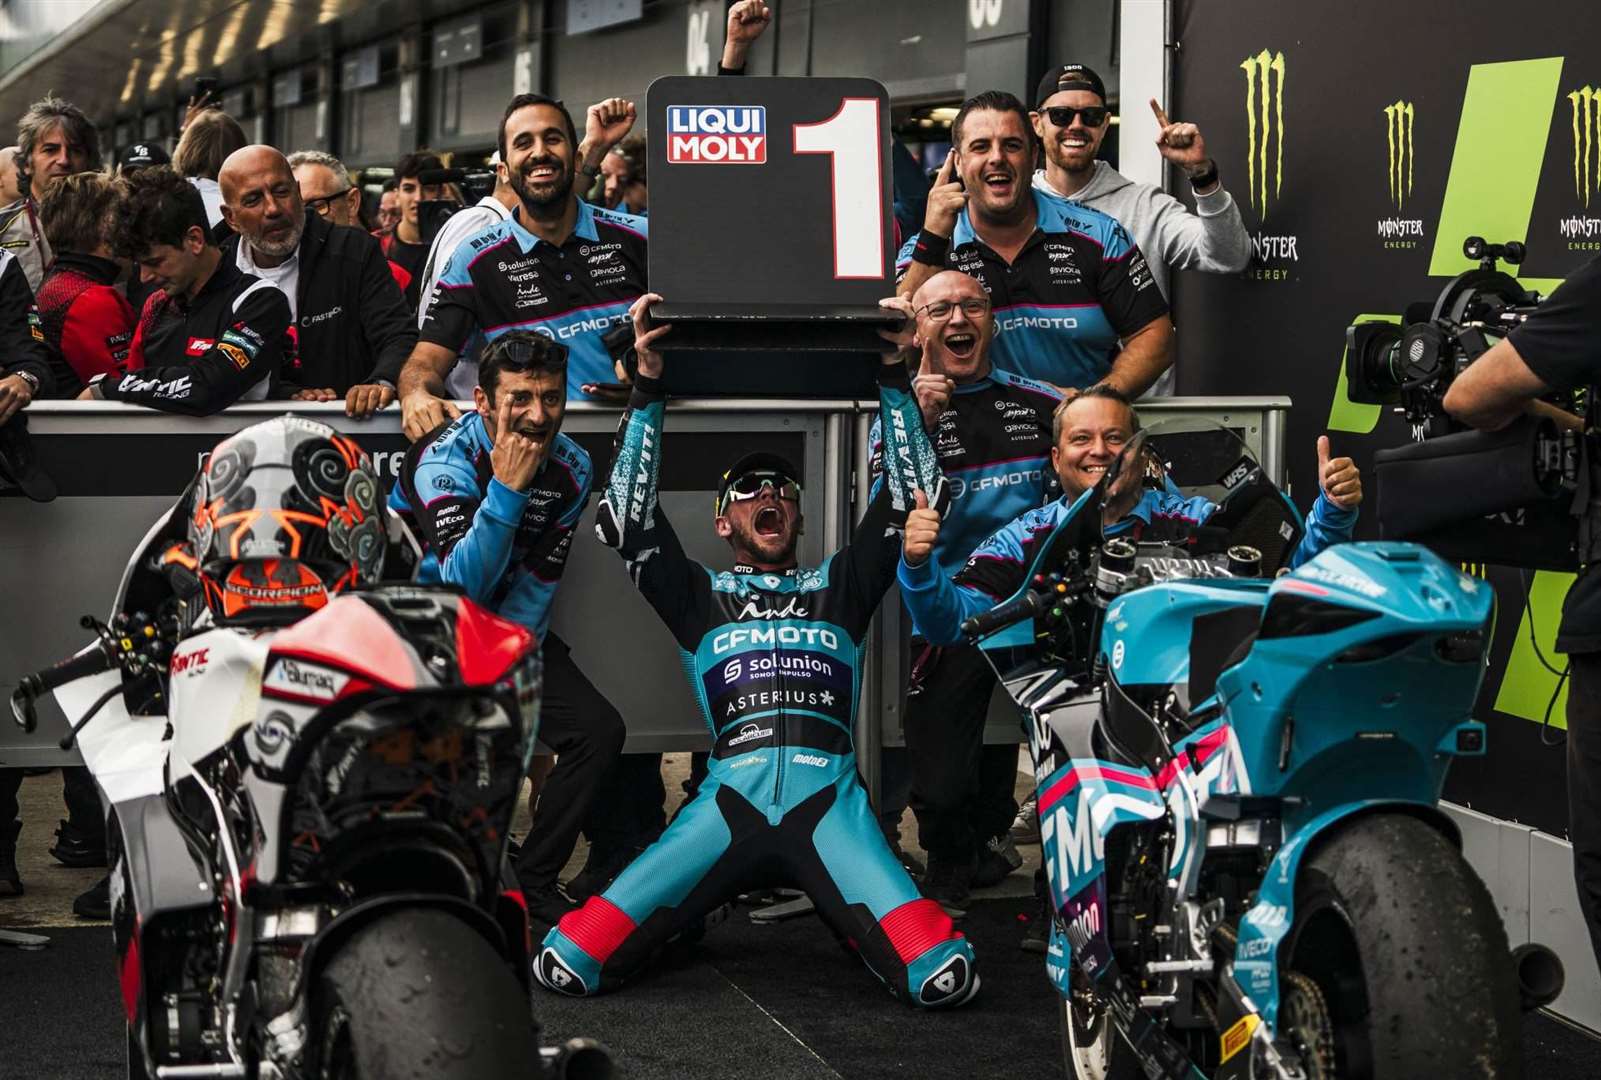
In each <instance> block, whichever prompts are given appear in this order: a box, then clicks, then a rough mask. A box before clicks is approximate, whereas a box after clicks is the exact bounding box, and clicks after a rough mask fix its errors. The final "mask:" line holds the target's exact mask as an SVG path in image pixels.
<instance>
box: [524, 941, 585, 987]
mask: <svg viewBox="0 0 1601 1080" xmlns="http://www.w3.org/2000/svg"><path fill="white" fill-rule="evenodd" d="M534 974H536V975H537V976H538V977H539V981H540V983H541V984H542V985H543V986H544V987H545V988H546V989H547V990H554V991H556V992H557V993H558V994H568V995H570V996H572V997H583V995H584V980H582V979H580V978H579V977H578V973H577V972H575V971H573V969H572V968H570V967H568V966H567V965H566V964H564V963H562V959H561V957H559V956H557V955H556V950H555V949H546V950H545V951H544V952H542V953H540V954H539V964H538V966H537V967H535V968H534Z"/></svg>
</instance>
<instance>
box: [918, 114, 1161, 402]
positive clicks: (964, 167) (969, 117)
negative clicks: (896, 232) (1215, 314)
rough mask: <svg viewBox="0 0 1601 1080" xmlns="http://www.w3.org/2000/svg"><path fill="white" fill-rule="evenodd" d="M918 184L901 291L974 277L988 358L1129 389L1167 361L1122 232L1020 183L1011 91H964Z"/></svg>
mask: <svg viewBox="0 0 1601 1080" xmlns="http://www.w3.org/2000/svg"><path fill="white" fill-rule="evenodd" d="M951 139H952V149H951V153H950V156H949V157H947V158H946V159H945V164H944V165H942V166H941V167H940V171H939V175H938V176H937V177H936V178H935V180H934V186H933V187H932V188H931V189H930V190H929V193H928V208H927V210H926V211H925V212H924V214H923V228H922V230H921V231H920V232H919V233H918V234H917V235H916V236H913V237H912V238H911V239H910V240H908V241H907V243H906V246H905V247H903V248H902V249H901V253H900V257H899V258H898V259H897V260H896V267H897V273H898V275H899V277H900V283H899V285H898V291H899V292H900V294H901V295H902V296H911V295H912V294H914V293H915V292H917V290H918V289H920V288H922V286H923V284H924V283H925V282H926V281H928V280H929V279H930V278H932V277H933V276H934V275H935V274H937V273H938V272H939V271H941V270H945V269H954V270H961V271H962V272H964V273H966V274H970V275H972V276H973V277H975V278H977V279H978V280H979V281H980V282H981V283H982V284H983V286H984V291H985V292H986V293H988V294H989V298H990V302H991V305H992V307H993V310H994V312H995V340H994V343H993V344H992V345H991V346H990V359H991V360H992V362H993V363H994V364H995V366H996V367H997V368H1000V369H1001V370H1002V371H1010V372H1012V373H1014V374H1017V375H1022V376H1024V377H1025V378H1029V379H1033V380H1035V381H1037V382H1046V383H1051V384H1052V385H1055V386H1058V387H1065V388H1073V389H1077V388H1082V387H1086V386H1091V385H1094V384H1096V383H1103V382H1104V383H1107V384H1109V385H1111V386H1112V387H1114V388H1115V389H1117V390H1119V391H1121V392H1122V393H1124V394H1127V395H1129V396H1130V397H1138V396H1139V395H1140V394H1143V393H1144V392H1145V391H1146V390H1148V389H1150V387H1151V386H1152V384H1154V383H1155V382H1156V380H1157V379H1158V378H1159V377H1160V376H1161V375H1162V373H1163V372H1164V371H1166V370H1167V368H1168V366H1169V365H1170V364H1171V363H1172V345H1173V324H1172V323H1171V322H1169V321H1168V317H1167V310H1168V308H1167V301H1166V300H1164V299H1163V298H1162V294H1161V292H1160V290H1158V289H1157V287H1156V284H1155V283H1154V282H1153V281H1152V280H1151V272H1150V269H1149V268H1148V267H1147V266H1146V264H1145V257H1144V256H1143V255H1141V254H1140V250H1139V248H1138V247H1136V246H1135V244H1134V242H1133V241H1132V240H1131V239H1129V235H1128V231H1127V230H1125V229H1124V228H1123V226H1121V225H1119V224H1118V223H1117V222H1116V221H1115V220H1113V219H1112V218H1110V217H1108V216H1107V215H1105V214H1103V213H1101V212H1100V211H1099V210H1092V209H1090V208H1089V207H1085V206H1080V205H1079V204H1077V203H1073V202H1069V201H1068V200H1066V199H1063V198H1059V197H1058V196H1056V195H1052V194H1049V193H1047V192H1043V191H1040V190H1038V189H1036V188H1032V187H1030V185H1029V176H1030V175H1031V173H1032V170H1033V168H1034V135H1033V133H1032V132H1031V131H1030V130H1029V115H1028V110H1027V109H1025V108H1024V107H1023V103H1022V102H1021V101H1018V100H1017V98H1016V97H1014V96H1012V95H1011V94H1008V93H1005V92H1004V91H1000V90H987V91H985V92H984V93H982V94H978V95H976V96H974V97H971V98H968V99H967V100H966V101H964V102H963V103H962V107H961V109H959V110H958V111H957V113H956V119H955V121H954V122H953V123H952V125H951Z"/></svg>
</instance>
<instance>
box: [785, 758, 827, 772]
mask: <svg viewBox="0 0 1601 1080" xmlns="http://www.w3.org/2000/svg"><path fill="white" fill-rule="evenodd" d="M789 761H790V764H791V765H815V766H816V767H817V768H819V769H826V768H828V759H827V758H826V757H823V756H822V755H821V754H796V755H795V756H794V757H792V758H790V759H789Z"/></svg>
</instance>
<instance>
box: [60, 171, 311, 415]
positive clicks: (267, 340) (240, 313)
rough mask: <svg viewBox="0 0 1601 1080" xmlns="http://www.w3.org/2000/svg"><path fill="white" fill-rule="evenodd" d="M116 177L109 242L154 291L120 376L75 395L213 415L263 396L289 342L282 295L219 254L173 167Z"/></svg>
mask: <svg viewBox="0 0 1601 1080" xmlns="http://www.w3.org/2000/svg"><path fill="white" fill-rule="evenodd" d="M121 183H122V199H121V201H120V202H119V203H118V206H117V219H116V223H115V225H114V226H113V228H112V230H111V236H112V244H113V247H114V249H115V251H116V254H117V255H118V256H120V257H122V258H125V259H132V260H133V261H134V262H135V263H137V264H138V266H139V274H140V277H141V278H142V279H143V280H144V281H147V282H152V283H154V284H156V285H158V286H160V288H159V290H158V291H157V292H155V293H154V294H152V295H151V297H150V299H149V300H147V301H145V306H144V310H143V311H142V312H140V314H139V323H138V325H137V326H136V327H135V328H134V333H133V344H132V345H130V346H129V347H128V364H127V371H126V373H125V374H122V375H96V376H95V377H94V378H92V379H90V380H89V385H88V387H87V388H85V389H84V391H83V393H81V394H79V395H78V398H79V400H80V401H101V400H105V401H129V402H135V403H137V404H140V405H147V406H149V407H150V408H152V409H160V410H162V411H163V412H175V413H187V414H190V415H193V416H210V415H211V414H212V413H215V412H219V411H221V410H223V409H226V408H227V407H228V406H229V405H232V404H233V403H234V402H236V401H240V400H246V399H249V400H258V401H259V400H261V399H262V398H265V397H267V396H268V393H269V390H270V389H271V388H272V386H273V385H274V384H275V382H276V380H277V377H278V372H279V368H280V366H281V365H282V364H283V363H284V361H285V358H286V357H287V356H288V355H289V352H290V349H291V342H290V338H289V326H290V319H289V302H288V301H287V300H285V299H284V294H283V293H281V292H279V291H278V290H277V289H275V288H273V287H272V285H271V284H270V283H268V282H266V281H263V280H262V279H261V278H258V277H256V276H255V275H253V274H246V273H244V272H243V271H241V270H240V269H239V267H238V266H236V265H235V264H234V262H233V260H231V259H225V258H223V257H222V252H220V251H218V250H217V248H216V247H215V246H214V245H213V244H212V242H211V229H210V223H209V222H208V221H207V219H206V204H205V202H204V200H202V199H201V197H200V192H198V191H196V190H195V188H194V187H193V186H192V185H190V183H189V182H188V181H187V180H185V179H184V178H183V177H181V176H179V175H178V174H177V173H176V172H174V171H173V170H172V169H170V168H168V167H166V166H165V165H161V166H156V167H154V168H149V169H144V170H141V171H140V172H138V173H136V174H134V175H133V176H132V177H130V178H129V179H127V180H124V181H122V182H121Z"/></svg>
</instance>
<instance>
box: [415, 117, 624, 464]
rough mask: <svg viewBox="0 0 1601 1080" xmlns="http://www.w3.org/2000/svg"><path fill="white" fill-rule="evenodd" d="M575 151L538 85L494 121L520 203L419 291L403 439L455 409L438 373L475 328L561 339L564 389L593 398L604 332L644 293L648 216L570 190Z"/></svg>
mask: <svg viewBox="0 0 1601 1080" xmlns="http://www.w3.org/2000/svg"><path fill="white" fill-rule="evenodd" d="M624 123H626V124H627V125H629V126H631V125H632V123H633V117H632V109H629V110H628V112H627V114H625V117H624V118H623V119H622V120H619V121H618V122H617V124H616V126H615V130H614V131H608V132H607V133H606V138H608V139H610V138H612V136H613V135H615V137H616V138H621V137H622V135H623V134H625V133H626V130H627V128H626V127H624V126H623V125H624ZM609 145H610V144H609V143H608V145H607V147H606V148H609ZM586 149H588V148H586ZM601 153H604V149H602V150H601ZM578 154H579V145H578V133H577V130H576V129H575V128H574V126H573V119H572V116H571V115H570V114H569V113H568V112H567V109H566V107H565V106H563V105H562V103H561V102H559V101H556V100H554V99H552V98H549V97H546V96H545V95H543V94H519V95H518V96H516V97H514V98H512V100H511V103H510V104H509V105H507V106H506V112H505V115H504V117H503V118H502V120H501V125H500V160H501V161H502V162H504V163H505V167H506V169H507V177H508V181H509V183H510V184H511V187H512V190H513V191H514V192H516V194H517V201H518V205H517V208H516V209H515V210H514V211H513V212H512V215H511V217H510V218H508V219H507V220H505V221H502V222H499V223H497V224H494V225H491V226H490V227H489V228H487V229H485V230H483V231H482V232H480V233H478V234H477V235H475V236H472V237H470V238H468V240H467V241H466V242H464V243H462V244H460V245H459V246H458V247H457V248H456V250H455V251H454V252H452V253H451V256H450V258H449V260H448V261H447V262H446V264H445V269H444V271H443V272H442V273H441V274H440V275H439V283H438V285H437V286H436V287H435V288H434V290H433V294H432V296H430V297H428V298H427V310H426V314H425V316H424V318H423V322H422V330H421V333H420V335H419V340H418V342H417V348H416V349H415V350H414V351H413V352H412V354H411V359H410V360H408V361H407V362H406V367H405V370H404V371H402V372H401V375H400V401H401V408H402V410H403V411H404V413H405V431H406V435H407V437H408V438H412V439H417V438H420V437H421V436H422V435H423V434H424V433H425V432H428V431H431V430H433V429H434V428H436V427H438V426H439V425H440V424H441V423H443V422H445V421H446V420H447V419H449V418H450V417H453V416H455V415H457V409H456V407H455V406H454V405H452V404H451V403H450V402H449V401H446V400H445V399H444V393H445V382H444V380H445V375H446V374H447V373H448V372H449V371H450V368H451V365H453V364H454V363H455V362H456V357H457V356H458V355H459V354H460V353H461V350H462V348H463V346H464V345H465V344H466V342H467V339H468V338H469V337H470V336H471V335H472V333H473V331H474V330H478V331H481V332H482V333H483V334H484V336H485V337H486V338H487V339H488V340H490V341H493V340H494V339H495V338H496V337H498V336H500V335H502V334H505V333H509V332H510V331H512V330H533V331H536V332H538V333H542V334H546V335H548V336H550V337H552V338H555V339H556V340H557V341H560V342H562V343H563V344H565V345H566V346H567V347H568V349H569V350H570V357H571V359H570V367H569V370H568V393H569V394H571V395H572V396H573V397H577V398H594V397H597V396H599V395H597V394H596V393H595V390H596V388H597V387H599V386H600V385H601V384H604V383H608V382H610V381H611V380H612V379H613V378H614V371H615V368H614V365H613V361H612V358H611V356H610V354H609V353H608V351H607V349H606V346H605V344H604V342H603V341H602V339H603V338H604V337H605V335H606V332H607V331H608V330H609V329H611V327H612V326H613V325H614V324H616V323H618V322H620V321H622V320H625V319H626V318H627V317H628V306H629V305H630V304H631V303H633V302H634V300H635V299H637V298H638V297H639V295H640V293H641V292H643V291H644V283H645V273H646V260H645V233H646V224H645V219H644V218H637V217H634V216H632V215H631V214H622V213H618V212H617V211H614V210H604V209H601V208H599V207H595V206H590V205H589V204H588V203H586V202H584V201H583V200H582V199H579V198H578V197H577V196H576V195H575V194H574V193H573V177H574V173H575V171H576V168H577V162H578Z"/></svg>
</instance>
